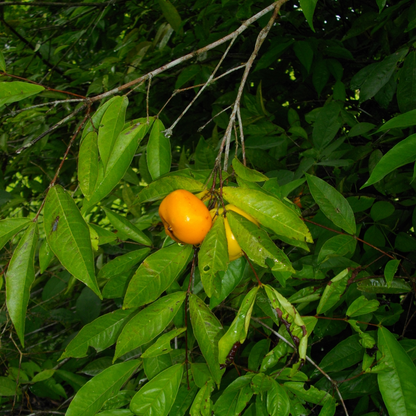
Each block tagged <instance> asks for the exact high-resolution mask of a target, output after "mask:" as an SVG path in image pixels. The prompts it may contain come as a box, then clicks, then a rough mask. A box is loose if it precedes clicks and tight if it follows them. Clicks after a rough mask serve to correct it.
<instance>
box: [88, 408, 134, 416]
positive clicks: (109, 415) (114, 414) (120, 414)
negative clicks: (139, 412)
mask: <svg viewBox="0 0 416 416" xmlns="http://www.w3.org/2000/svg"><path fill="white" fill-rule="evenodd" d="M96 415H97V416H133V415H134V413H132V412H130V410H129V409H111V410H104V412H100V413H96Z"/></svg>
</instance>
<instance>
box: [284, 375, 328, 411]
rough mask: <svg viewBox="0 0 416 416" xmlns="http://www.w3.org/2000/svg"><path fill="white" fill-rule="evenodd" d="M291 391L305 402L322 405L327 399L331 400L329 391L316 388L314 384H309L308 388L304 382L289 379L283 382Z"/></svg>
mask: <svg viewBox="0 0 416 416" xmlns="http://www.w3.org/2000/svg"><path fill="white" fill-rule="evenodd" d="M284 386H285V387H286V388H287V389H289V390H290V391H291V392H292V393H294V394H295V395H296V396H298V397H299V398H300V399H302V400H305V401H306V402H309V403H313V404H318V405H320V406H322V405H324V404H325V403H326V402H327V401H328V400H332V397H331V395H330V394H329V393H327V392H326V391H323V390H318V389H317V388H316V387H315V386H313V385H311V386H310V387H309V389H308V390H306V389H305V387H304V383H303V382H302V383H299V382H294V381H289V382H287V383H285V384H284Z"/></svg>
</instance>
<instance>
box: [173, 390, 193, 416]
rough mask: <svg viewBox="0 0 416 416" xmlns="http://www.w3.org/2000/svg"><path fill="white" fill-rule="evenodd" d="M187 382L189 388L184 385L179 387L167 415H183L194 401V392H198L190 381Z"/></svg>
mask: <svg viewBox="0 0 416 416" xmlns="http://www.w3.org/2000/svg"><path fill="white" fill-rule="evenodd" d="M189 384H190V386H189V387H190V388H188V386H184V385H181V386H180V387H179V391H178V394H177V395H176V400H175V403H173V406H172V409H171V411H170V413H169V416H184V415H185V414H187V413H186V411H187V410H188V408H189V406H190V405H191V404H192V402H193V401H194V398H195V396H196V393H197V392H198V387H197V386H196V385H195V384H194V383H192V382H190V383H189ZM188 414H189V413H188Z"/></svg>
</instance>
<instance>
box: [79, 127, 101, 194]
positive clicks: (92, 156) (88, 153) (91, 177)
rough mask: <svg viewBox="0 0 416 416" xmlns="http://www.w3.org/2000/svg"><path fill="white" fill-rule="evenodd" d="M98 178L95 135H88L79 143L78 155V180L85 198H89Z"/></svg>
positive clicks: (93, 133)
mask: <svg viewBox="0 0 416 416" xmlns="http://www.w3.org/2000/svg"><path fill="white" fill-rule="evenodd" d="M97 178H98V144H97V133H95V132H91V133H88V134H87V135H86V136H85V138H84V140H83V141H82V143H81V146H80V149H79V155H78V180H79V186H80V188H81V191H82V193H83V194H84V196H85V198H87V199H89V198H91V195H92V194H93V192H94V189H95V185H96V183H97Z"/></svg>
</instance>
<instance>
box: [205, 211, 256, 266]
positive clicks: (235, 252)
mask: <svg viewBox="0 0 416 416" xmlns="http://www.w3.org/2000/svg"><path fill="white" fill-rule="evenodd" d="M225 209H226V210H227V211H234V212H236V213H237V214H240V215H242V216H243V217H245V218H247V219H248V220H249V221H251V222H252V223H254V224H256V225H257V226H258V225H259V223H258V222H257V221H256V220H255V219H254V218H253V217H252V216H251V215H249V214H247V212H244V211H243V210H241V209H240V208H237V207H236V206H235V205H231V204H229V205H226V206H225ZM223 211H224V210H223V209H222V208H220V209H219V210H218V211H217V210H216V209H212V210H211V211H210V213H211V216H212V217H214V215H215V213H216V212H218V215H221V214H222V213H223ZM214 222H215V218H214ZM224 227H225V235H226V237H227V245H228V258H229V259H230V261H233V260H236V259H238V258H239V257H241V256H242V255H243V251H242V250H241V247H240V245H239V244H238V242H237V240H236V239H235V237H234V234H233V232H232V231H231V228H230V224H229V223H228V220H227V218H224Z"/></svg>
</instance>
